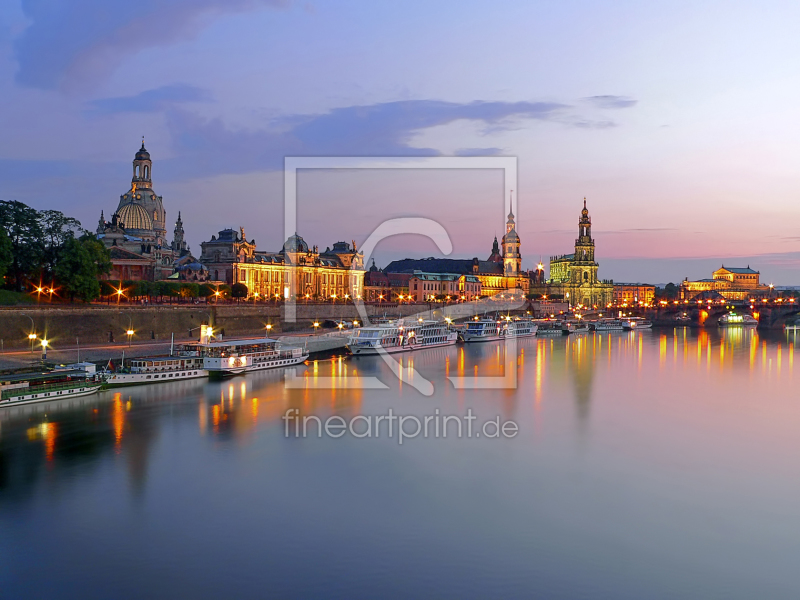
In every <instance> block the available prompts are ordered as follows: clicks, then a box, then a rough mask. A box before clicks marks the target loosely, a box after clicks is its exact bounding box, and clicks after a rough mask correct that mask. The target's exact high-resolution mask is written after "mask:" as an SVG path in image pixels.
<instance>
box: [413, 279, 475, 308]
mask: <svg viewBox="0 0 800 600" xmlns="http://www.w3.org/2000/svg"><path fill="white" fill-rule="evenodd" d="M408 293H409V294H410V295H411V298H412V299H413V300H414V302H432V301H436V300H440V301H441V300H444V301H457V300H464V301H470V300H475V299H476V298H479V297H480V295H481V281H480V279H479V278H478V276H477V275H459V274H457V273H424V272H422V271H414V274H413V275H412V276H411V278H410V279H409V280H408Z"/></svg>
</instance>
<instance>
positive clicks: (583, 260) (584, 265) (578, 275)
mask: <svg viewBox="0 0 800 600" xmlns="http://www.w3.org/2000/svg"><path fill="white" fill-rule="evenodd" d="M597 266H598V265H597V263H596V262H595V261H594V240H593V239H592V218H591V217H590V216H589V210H588V209H587V208H586V198H584V199H583V210H582V211H581V216H580V219H578V238H577V239H576V240H575V255H574V258H573V261H572V269H571V270H572V273H571V278H570V279H571V281H572V282H573V283H591V284H594V283H597Z"/></svg>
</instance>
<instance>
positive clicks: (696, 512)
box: [0, 329, 800, 600]
mask: <svg viewBox="0 0 800 600" xmlns="http://www.w3.org/2000/svg"><path fill="white" fill-rule="evenodd" d="M793 341H794V340H793V339H792V338H791V337H787V334H774V335H773V336H770V337H764V336H763V335H762V334H760V333H758V332H756V331H752V330H751V331H742V330H733V329H732V330H728V331H721V332H717V331H709V332H706V331H696V330H684V329H679V330H651V331H644V332H636V333H621V332H620V333H606V334H602V335H599V334H598V335H593V334H589V335H582V336H573V337H570V338H552V339H548V338H531V339H527V340H521V341H520V342H519V347H518V348H517V359H516V365H517V382H516V385H517V387H516V388H515V389H493V390H458V389H455V388H454V386H453V384H452V383H451V382H450V381H449V380H448V379H447V376H448V375H449V376H453V375H468V376H474V375H475V374H476V373H477V374H478V375H483V376H499V375H502V373H503V362H504V356H503V352H504V349H503V346H502V345H500V344H498V343H487V344H473V345H469V346H455V347H449V348H443V349H430V350H425V351H420V352H417V353H414V354H413V355H408V356H404V357H402V360H403V369H405V370H406V372H408V371H409V367H412V366H413V368H414V369H416V370H417V371H418V372H417V375H415V376H414V377H417V378H419V377H424V378H426V379H428V380H430V381H431V382H432V383H433V385H434V388H435V391H434V393H433V395H430V396H428V395H423V394H422V393H420V392H419V391H418V390H417V389H415V387H414V385H410V384H409V383H408V382H406V383H403V382H401V381H399V380H398V379H396V378H395V377H394V375H393V374H392V372H391V370H390V369H389V367H388V366H386V365H385V364H384V363H383V361H382V360H381V359H380V358H377V357H371V358H358V359H347V358H345V359H340V358H336V359H329V360H324V361H318V362H312V363H311V364H309V365H308V366H301V367H300V368H298V369H297V371H296V375H297V377H298V378H300V383H301V384H302V385H306V386H311V385H313V384H314V382H318V381H323V380H324V378H330V379H329V380H328V382H329V384H330V385H331V387H332V389H315V388H313V387H304V388H299V389H286V387H285V386H284V383H283V377H284V375H285V373H284V372H283V371H269V372H262V373H256V374H251V375H247V376H243V377H236V378H233V379H227V380H223V381H221V382H214V381H203V380H195V381H186V382H176V383H168V384H162V385H151V386H143V387H136V388H125V389H123V390H122V391H119V392H114V391H107V392H103V393H102V394H100V395H99V396H94V397H90V398H88V399H83V400H82V401H78V400H75V401H73V403H72V405H71V406H70V405H69V404H68V403H67V405H54V404H48V405H35V406H34V407H31V408H28V409H25V410H23V409H22V407H20V408H18V409H10V410H9V409H6V410H5V411H0V597H2V598H4V599H6V598H8V599H11V598H76V599H78V598H80V599H81V600H89V599H94V598H98V599H100V598H102V599H106V598H114V599H116V600H120V599H126V598H179V597H180V598H194V599H203V598H270V597H274V598H323V597H326V598H342V599H351V598H423V597H430V598H434V597H435V598H459V599H461V598H531V597H540V598H549V599H553V598H613V599H625V598H631V599H633V598H636V599H640V598H726V599H727V598H747V599H751V598H792V599H796V598H798V597H800V569H798V566H797V565H798V557H800V478H799V477H798V475H799V474H800V398H799V397H798V393H797V390H798V384H799V383H800V373H798V375H795V374H794V370H795V364H794V363H795V346H794V343H793ZM797 368H798V369H800V365H798V367H797ZM367 376H373V377H378V378H379V379H380V380H382V381H383V383H384V384H385V385H386V387H387V389H356V388H354V387H353V382H355V381H359V378H363V377H367ZM289 409H296V411H295V413H296V414H299V415H301V416H317V417H319V418H320V419H321V420H324V419H327V418H328V417H330V416H333V415H338V416H340V417H342V419H345V420H349V419H352V417H354V416H355V415H365V416H369V417H376V416H378V415H386V414H388V410H389V409H392V410H393V412H394V413H395V414H397V415H405V416H411V415H413V416H417V417H419V418H420V419H422V418H423V417H424V416H426V415H435V414H438V415H456V416H462V415H464V414H466V413H467V411H468V410H470V409H471V411H472V412H473V414H474V416H475V417H476V418H475V423H477V424H478V426H480V424H481V423H485V422H487V421H491V420H493V419H496V418H497V417H499V418H500V421H501V423H502V422H506V421H513V422H514V423H515V424H516V425H517V427H518V429H519V432H518V434H517V435H516V436H515V437H513V438H507V437H501V438H499V439H498V438H495V437H492V436H488V437H487V436H486V435H484V436H481V437H477V436H473V437H471V438H466V437H461V438H459V437H457V436H456V435H455V434H453V435H450V436H448V437H446V438H445V437H442V436H439V437H435V436H428V437H427V438H425V437H423V436H422V435H419V436H417V437H415V438H413V439H406V440H404V441H403V443H402V444H400V443H399V439H398V438H397V436H396V435H395V436H394V437H391V438H390V437H388V435H381V436H379V437H375V436H374V435H373V436H372V437H357V436H356V435H353V434H352V433H346V434H345V435H343V436H342V437H338V438H335V437H331V436H328V435H323V436H322V437H318V436H317V434H316V430H314V433H313V434H312V433H310V434H309V435H308V436H307V437H305V438H303V437H301V436H296V435H294V430H293V429H291V428H290V435H289V436H287V435H286V429H285V427H286V425H287V423H286V422H285V421H284V420H283V419H282V418H281V417H282V416H283V415H284V414H286V411H287V410H289ZM437 410H438V413H437ZM308 422H309V423H311V425H312V426H313V424H314V421H313V420H308ZM353 423H355V421H353ZM449 425H453V423H452V422H451V423H449ZM354 427H355V426H354ZM365 427H366V421H365V420H364V419H362V420H361V422H360V423H359V424H358V427H357V428H355V429H354V431H356V432H357V433H359V435H363V434H364V433H365V432H366V429H365ZM409 428H410V429H413V427H409ZM452 431H453V430H451V432H452ZM384 433H385V431H384Z"/></svg>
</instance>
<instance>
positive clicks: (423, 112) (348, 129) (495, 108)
mask: <svg viewBox="0 0 800 600" xmlns="http://www.w3.org/2000/svg"><path fill="white" fill-rule="evenodd" d="M567 108H569V107H568V106H567V105H564V104H558V103H550V102H470V103H464V104H460V103H455V102H444V101H438V100H406V101H399V102H386V103H379V104H372V105H366V106H348V107H343V108H336V109H333V110H331V111H329V112H326V113H322V114H315V115H289V116H285V117H282V118H279V119H275V120H273V121H271V122H269V123H265V125H264V127H263V128H261V129H249V130H246V129H238V130H233V129H230V128H228V127H227V126H226V125H225V124H224V123H223V122H222V121H221V120H219V119H212V120H204V119H201V118H199V117H197V116H196V115H194V114H191V113H189V112H188V111H185V110H179V109H175V110H170V111H167V123H168V126H169V129H170V132H171V135H172V138H173V146H174V149H175V150H176V151H177V152H178V154H179V155H180V156H181V158H180V165H176V167H178V166H179V167H180V169H181V170H182V171H185V172H186V174H187V175H188V174H190V173H189V170H193V169H202V170H203V172H205V173H207V174H211V173H213V172H240V173H241V172H248V171H257V170H272V169H276V168H278V169H279V168H282V165H283V159H284V157H285V156H292V155H294V156H436V155H440V154H441V152H440V151H439V150H436V149H434V148H419V147H414V146H411V145H410V144H411V141H412V139H413V138H414V136H415V134H416V132H418V131H420V130H424V129H427V128H430V127H436V126H440V125H446V124H448V123H452V122H454V121H458V120H470V121H475V122H479V123H483V124H487V125H493V124H498V123H503V122H506V121H521V120H540V121H555V120H558V119H559V118H560V117H559V116H560V115H561V113H562V112H563V111H564V110H565V109H567ZM461 152H473V153H474V152H477V153H478V154H482V153H492V154H497V153H498V152H501V150H500V149H498V148H472V149H469V148H466V149H463V150H461ZM463 155H464V154H462V156H463ZM176 160H177V159H176Z"/></svg>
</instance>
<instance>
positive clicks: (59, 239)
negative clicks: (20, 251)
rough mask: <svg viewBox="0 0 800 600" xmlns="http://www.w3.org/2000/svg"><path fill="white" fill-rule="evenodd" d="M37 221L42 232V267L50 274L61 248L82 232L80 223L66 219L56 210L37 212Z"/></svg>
mask: <svg viewBox="0 0 800 600" xmlns="http://www.w3.org/2000/svg"><path fill="white" fill-rule="evenodd" d="M38 220H39V226H40V228H41V230H42V244H43V251H42V266H43V268H44V270H45V271H46V272H48V273H50V274H52V273H53V270H54V268H55V264H56V260H57V259H58V253H59V251H60V250H61V248H62V247H63V246H64V244H66V243H67V240H68V239H69V238H74V237H76V236H77V235H79V234H80V233H82V232H83V230H82V229H81V224H80V221H78V220H77V219H73V218H72V217H66V216H64V213H62V212H61V211H58V210H41V211H38Z"/></svg>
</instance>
